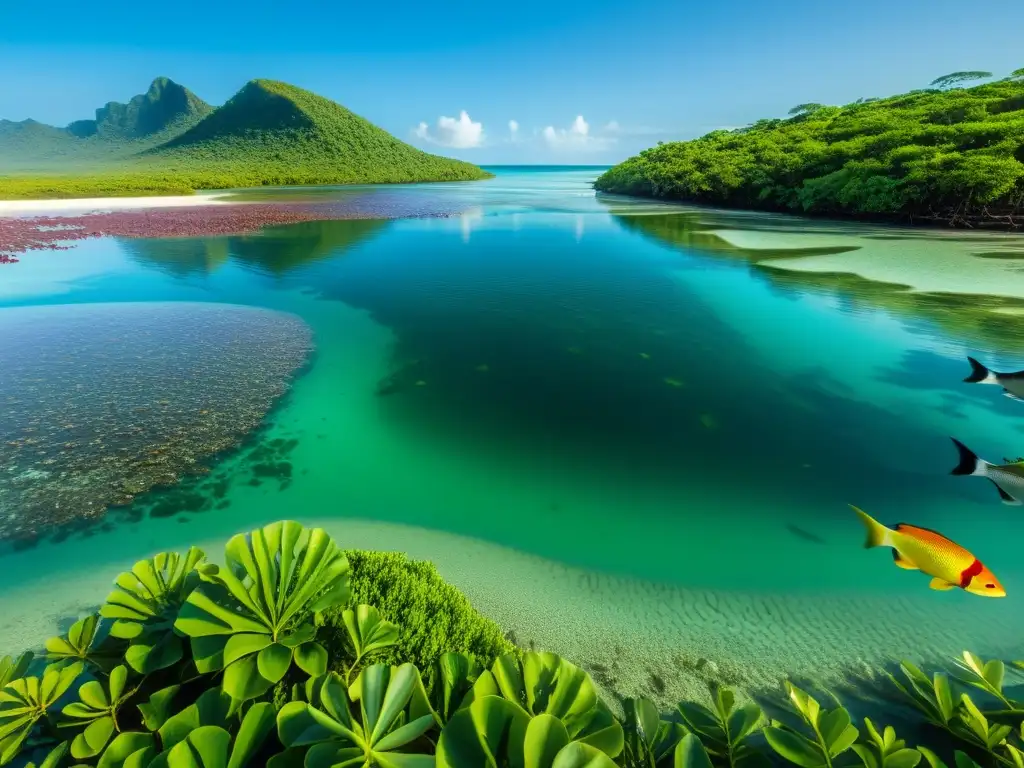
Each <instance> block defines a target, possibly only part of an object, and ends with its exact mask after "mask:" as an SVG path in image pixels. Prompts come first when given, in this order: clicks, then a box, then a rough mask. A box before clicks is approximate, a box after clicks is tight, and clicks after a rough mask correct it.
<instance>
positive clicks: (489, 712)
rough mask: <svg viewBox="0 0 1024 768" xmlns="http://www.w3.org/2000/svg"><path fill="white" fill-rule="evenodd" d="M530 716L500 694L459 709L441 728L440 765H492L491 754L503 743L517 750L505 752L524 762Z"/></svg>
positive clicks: (469, 767)
mask: <svg viewBox="0 0 1024 768" xmlns="http://www.w3.org/2000/svg"><path fill="white" fill-rule="evenodd" d="M529 723H530V718H529V715H527V714H526V712H524V711H523V709H522V708H521V707H517V706H516V705H515V704H513V703H512V702H510V701H509V700H508V699H504V698H501V697H499V696H485V697H483V698H481V699H478V700H476V701H474V702H473V703H472V704H471V705H470V706H468V707H466V708H465V709H460V710H459V711H458V712H456V713H455V714H454V715H452V718H451V720H449V721H448V724H447V725H446V726H445V727H444V730H443V731H441V738H440V739H439V740H438V742H437V755H436V758H437V768H482V767H483V766H493V765H494V762H493V760H492V759H491V757H490V756H491V755H499V758H500V752H501V748H502V746H503V745H507V748H508V749H510V750H516V752H517V754H515V755H509V756H506V757H505V758H504V759H507V760H508V762H509V763H511V764H513V765H521V764H522V762H523V756H522V745H523V741H524V739H525V738H526V729H527V727H528V726H529Z"/></svg>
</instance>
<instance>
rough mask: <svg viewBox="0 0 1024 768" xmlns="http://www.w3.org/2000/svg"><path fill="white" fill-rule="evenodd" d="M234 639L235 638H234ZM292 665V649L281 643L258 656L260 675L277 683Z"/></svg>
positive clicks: (270, 646)
mask: <svg viewBox="0 0 1024 768" xmlns="http://www.w3.org/2000/svg"><path fill="white" fill-rule="evenodd" d="M232 639H233V638H232ZM291 665H292V649H291V648H288V647H286V646H284V645H281V644H280V643H271V644H270V645H268V646H267V647H266V648H264V649H263V650H262V651H260V652H259V653H258V654H257V656H256V667H257V669H259V672H260V674H261V675H262V676H263V677H264V678H266V679H267V680H269V681H270V682H272V683H276V682H277V681H278V680H280V679H281V678H282V677H284V675H285V673H286V672H287V671H288V667H290V666H291Z"/></svg>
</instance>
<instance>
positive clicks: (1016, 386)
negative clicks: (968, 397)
mask: <svg viewBox="0 0 1024 768" xmlns="http://www.w3.org/2000/svg"><path fill="white" fill-rule="evenodd" d="M967 362H969V363H970V364H971V375H970V376H968V377H967V378H966V379H964V381H966V382H967V383H968V384H996V385H997V386H1000V387H1002V388H1003V393H1004V394H1005V395H1006V396H1007V397H1009V398H1012V399H1014V400H1021V401H1024V371H1017V372H1016V373H996V372H995V371H992V370H989V368H988V366H985V365H982V364H981V363H979V362H978V361H977V360H975V359H974V358H973V357H968V358H967Z"/></svg>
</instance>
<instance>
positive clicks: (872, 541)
mask: <svg viewBox="0 0 1024 768" xmlns="http://www.w3.org/2000/svg"><path fill="white" fill-rule="evenodd" d="M850 509H852V510H853V511H854V512H856V513H857V517H859V518H860V521H861V522H862V523H864V527H865V528H866V529H867V532H868V537H867V539H866V540H865V541H864V548H865V549H870V548H871V547H891V546H892V536H891V534H892V531H891V530H890V529H888V528H886V527H885V526H884V525H882V524H881V523H880V522H878V521H877V520H875V518H873V517H872V516H871V515H869V514H868V513H867V512H865V511H864V510H863V509H861V508H860V507H855V506H853V504H851V505H850Z"/></svg>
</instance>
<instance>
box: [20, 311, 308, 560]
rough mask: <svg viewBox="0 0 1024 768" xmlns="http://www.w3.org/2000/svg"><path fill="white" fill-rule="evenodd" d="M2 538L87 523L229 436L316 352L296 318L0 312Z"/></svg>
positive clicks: (195, 467)
mask: <svg viewBox="0 0 1024 768" xmlns="http://www.w3.org/2000/svg"><path fill="white" fill-rule="evenodd" d="M0 324H2V327H3V329H4V332H3V334H2V335H0V361H2V363H3V364H2V365H0V406H2V409H0V411H2V412H0V540H4V539H6V540H13V541H14V543H15V545H16V546H17V545H19V544H20V545H26V544H30V543H32V542H34V541H36V540H38V539H39V538H40V537H41V536H45V535H47V534H50V533H53V532H56V531H58V530H60V529H66V528H67V527H69V526H76V527H77V526H86V525H90V524H92V523H95V522H96V521H98V520H100V519H102V518H103V516H104V514H105V511H106V509H107V507H108V506H110V505H123V504H127V503H128V502H130V501H131V500H132V499H133V498H134V497H135V496H136V495H137V494H140V493H142V492H143V491H146V490H149V489H150V488H152V487H154V486H158V485H168V484H171V483H175V482H176V481H177V480H178V479H179V477H180V476H182V475H183V474H187V473H189V472H190V471H191V472H194V471H202V469H201V465H200V464H199V462H200V461H201V460H202V459H203V458H204V457H207V456H210V455H211V454H214V453H216V452H218V451H222V450H225V449H227V448H230V447H232V446H234V445H236V444H238V442H239V441H240V440H241V439H242V438H243V437H244V436H245V435H246V434H247V433H248V432H250V431H251V430H253V429H254V428H255V427H257V426H258V425H259V424H260V423H261V422H262V421H263V418H264V416H265V415H266V414H267V412H268V410H269V409H270V408H271V406H272V405H273V404H274V402H275V401H276V400H277V399H278V398H279V397H280V396H281V395H282V394H283V393H284V392H285V391H286V390H287V389H288V386H289V382H290V380H291V378H292V377H293V375H294V374H295V373H296V371H297V370H298V369H299V368H300V367H301V366H302V365H303V364H304V363H305V361H306V360H307V358H308V356H309V354H310V351H311V349H312V333H311V331H310V329H309V327H308V326H307V325H306V324H305V323H304V322H303V321H302V320H301V319H300V318H298V317H296V316H294V315H289V314H285V313H282V312H275V311H270V310H265V309H255V308H250V307H241V306H231V305H224V304H202V303H193V302H162V303H119V304H67V305H60V306H46V307H24V308H14V309H5V310H2V313H0Z"/></svg>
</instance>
